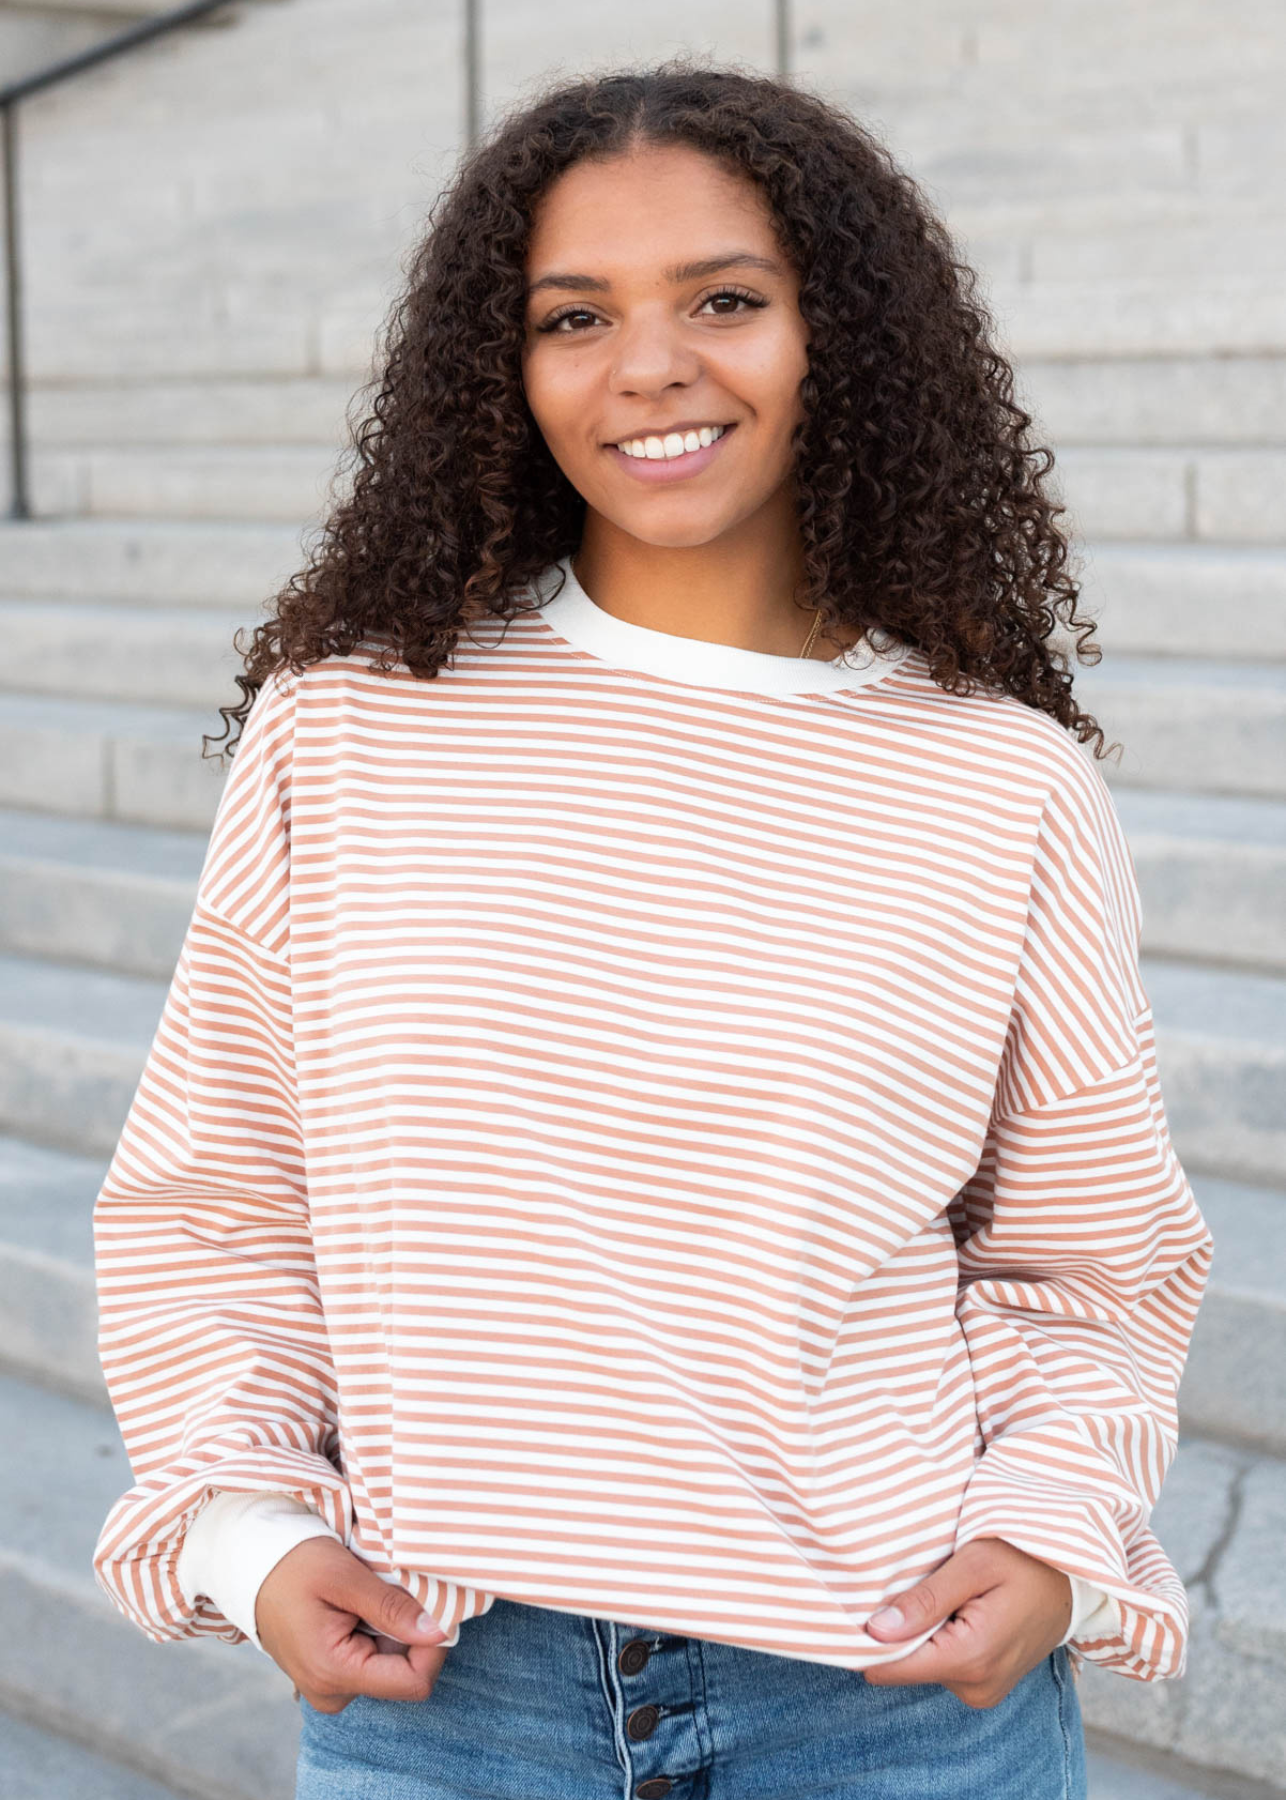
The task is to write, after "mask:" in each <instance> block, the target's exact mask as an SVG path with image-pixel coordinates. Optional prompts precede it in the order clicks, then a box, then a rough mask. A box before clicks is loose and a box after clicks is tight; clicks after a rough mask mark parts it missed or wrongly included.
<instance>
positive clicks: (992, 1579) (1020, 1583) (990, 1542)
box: [864, 1538, 1072, 1707]
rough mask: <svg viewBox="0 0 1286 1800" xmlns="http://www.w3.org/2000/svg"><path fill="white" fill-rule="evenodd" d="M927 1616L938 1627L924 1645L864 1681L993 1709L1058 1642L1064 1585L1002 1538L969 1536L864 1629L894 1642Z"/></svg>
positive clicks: (1068, 1588) (1063, 1621)
mask: <svg viewBox="0 0 1286 1800" xmlns="http://www.w3.org/2000/svg"><path fill="white" fill-rule="evenodd" d="M895 1609H896V1611H895ZM896 1613H901V1615H902V1617H901V1619H900V1620H899V1619H898V1618H897V1617H896ZM935 1619H942V1620H944V1621H945V1623H944V1624H943V1625H942V1627H941V1629H940V1630H938V1631H935V1632H934V1634H933V1636H932V1637H931V1638H930V1639H929V1640H928V1642H927V1643H924V1644H921V1645H920V1648H919V1649H918V1650H913V1651H912V1652H911V1653H910V1655H908V1656H903V1657H899V1658H898V1659H897V1660H895V1661H894V1662H891V1663H881V1664H880V1665H879V1666H878V1667H877V1668H873V1669H867V1670H865V1671H864V1673H865V1675H866V1679H867V1680H868V1681H869V1682H872V1683H874V1684H875V1685H876V1686H877V1687H895V1686H897V1685H899V1684H900V1683H902V1682H914V1681H936V1682H938V1683H940V1684H941V1686H943V1687H945V1688H949V1689H950V1691H951V1692H952V1693H953V1694H954V1695H955V1696H956V1698H957V1699H958V1700H963V1701H964V1703H965V1705H966V1706H977V1707H988V1706H997V1705H999V1703H1000V1702H1001V1701H1002V1700H1003V1699H1004V1697H1005V1695H1006V1694H1007V1693H1008V1692H1009V1690H1010V1689H1011V1688H1012V1687H1014V1686H1015V1684H1016V1683H1017V1682H1019V1681H1021V1680H1022V1678H1023V1676H1024V1675H1026V1674H1027V1673H1028V1672H1029V1671H1030V1670H1032V1669H1034V1668H1035V1667H1036V1665H1037V1663H1039V1662H1043V1661H1044V1659H1045V1658H1046V1657H1047V1656H1048V1655H1049V1654H1050V1652H1051V1651H1052V1650H1053V1649H1055V1648H1056V1646H1057V1645H1059V1644H1061V1643H1062V1641H1063V1637H1064V1635H1065V1633H1066V1631H1067V1627H1068V1626H1069V1625H1070V1624H1071V1619H1072V1584H1071V1582H1070V1581H1069V1580H1068V1578H1067V1576H1066V1575H1064V1574H1063V1572H1062V1571H1061V1569H1055V1568H1052V1567H1051V1566H1050V1564H1049V1563H1045V1562H1041V1561H1040V1560H1039V1558H1037V1557H1035V1556H1028V1554H1027V1552H1026V1551H1025V1550H1017V1549H1015V1547H1014V1546H1013V1545H1012V1544H1007V1543H1006V1542H1005V1541H1004V1539H1003V1538H975V1540H974V1541H973V1543H971V1544H966V1545H965V1547H964V1549H963V1550H957V1551H956V1553H955V1555H954V1556H949V1557H948V1558H947V1560H946V1562H944V1563H943V1564H942V1565H941V1567H940V1568H937V1569H935V1570H934V1572H933V1574H932V1575H930V1576H928V1577H926V1579H925V1580H924V1581H921V1582H918V1583H917V1584H916V1586H915V1587H913V1588H910V1589H909V1590H908V1591H907V1592H906V1593H905V1594H899V1595H898V1596H897V1599H896V1601H895V1602H893V1604H892V1605H891V1606H889V1607H884V1608H882V1609H881V1610H880V1611H879V1612H877V1613H873V1614H872V1616H871V1617H870V1618H869V1619H868V1620H867V1622H866V1629H867V1631H868V1632H869V1633H870V1635H871V1636H872V1637H873V1638H876V1639H878V1641H879V1642H880V1643H881V1644H895V1643H896V1642H897V1641H898V1639H899V1638H908V1637H915V1636H916V1635H917V1634H918V1633H920V1632H923V1631H926V1630H927V1629H928V1628H929V1626H931V1625H932V1623H933V1621H934V1620H935Z"/></svg>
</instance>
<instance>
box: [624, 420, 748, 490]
mask: <svg viewBox="0 0 1286 1800" xmlns="http://www.w3.org/2000/svg"><path fill="white" fill-rule="evenodd" d="M671 429H672V430H674V431H677V430H679V427H678V426H677V425H675V426H672V427H671ZM736 429H737V427H736V426H735V425H725V426H724V428H723V433H722V435H721V436H720V437H717V438H716V439H715V440H714V442H713V443H712V444H706V445H704V446H703V447H702V448H701V449H700V450H685V451H684V453H683V455H682V456H675V457H660V456H658V457H655V458H653V457H651V456H627V455H626V454H625V452H624V450H618V449H617V447H616V445H615V444H605V445H604V446H603V448H604V449H605V450H606V451H607V454H608V455H609V456H610V457H612V458H613V459H614V461H615V462H616V463H617V465H618V466H619V467H622V468H624V470H625V471H626V473H627V474H629V475H632V476H633V477H634V479H635V480H636V481H686V480H687V479H688V477H689V476H691V475H699V474H700V473H701V471H702V469H708V468H709V466H710V464H711V463H712V462H713V461H714V459H715V457H716V456H717V455H718V453H719V451H720V450H721V449H722V448H723V446H724V445H725V444H726V443H727V441H728V439H729V438H730V437H731V436H732V434H733V432H734V431H735V430H736ZM649 435H652V436H655V435H657V434H655V433H650V434H649Z"/></svg>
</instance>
